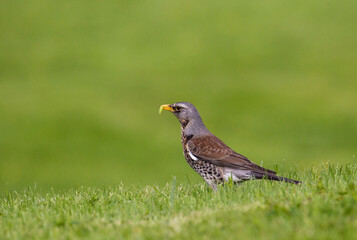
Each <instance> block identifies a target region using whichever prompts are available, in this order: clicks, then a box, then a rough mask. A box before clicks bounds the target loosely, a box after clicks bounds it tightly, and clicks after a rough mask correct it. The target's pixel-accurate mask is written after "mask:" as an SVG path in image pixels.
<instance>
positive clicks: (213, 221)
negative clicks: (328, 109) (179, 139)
mask: <svg viewBox="0 0 357 240" xmlns="http://www.w3.org/2000/svg"><path fill="white" fill-rule="evenodd" d="M282 174H285V175H287V176H288V177H293V178H298V179H300V180H302V181H303V184H301V185H292V184H287V183H280V182H269V181H266V180H262V181H249V182H245V183H243V184H241V185H239V186H235V185H230V184H228V185H225V186H223V187H222V186H221V187H220V188H219V189H218V191H217V192H212V191H211V190H210V189H209V188H208V187H207V186H206V185H205V184H203V183H201V184H189V183H188V182H183V183H182V182H176V181H175V179H174V180H173V181H171V183H168V184H166V186H163V187H159V186H155V185H152V186H143V187H135V186H131V187H128V186H126V185H123V184H121V185H117V186H111V187H80V188H77V189H71V190H68V191H64V192H58V193H57V192H47V193H41V192H38V190H37V189H36V188H29V189H28V190H24V191H21V192H9V193H7V194H6V195H4V196H3V197H2V199H1V201H0V226H1V228H2V231H1V232H0V238H1V239H256V238H258V239H274V240H276V239H334V240H336V239H356V233H357V232H356V229H357V218H356V216H357V163H356V162H352V163H347V164H328V163H327V164H320V165H319V166H317V167H311V168H307V169H305V170H304V171H302V172H296V171H295V170H294V169H290V170H288V171H285V172H283V173H282Z"/></svg>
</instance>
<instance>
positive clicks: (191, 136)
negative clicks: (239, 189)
mask: <svg viewBox="0 0 357 240" xmlns="http://www.w3.org/2000/svg"><path fill="white" fill-rule="evenodd" d="M162 110H168V111H170V112H172V113H173V114H174V115H175V116H176V117H177V119H178V120H179V121H180V124H181V141H182V146H183V152H184V156H185V158H186V161H187V163H188V164H189V165H190V166H191V167H192V168H193V170H195V171H196V172H197V173H198V174H199V175H200V176H201V177H203V179H204V180H205V181H206V182H207V184H208V185H209V186H211V187H212V188H213V189H214V190H216V189H217V184H219V183H224V182H229V181H233V182H234V183H240V182H243V181H246V180H251V179H269V180H274V181H284V182H289V183H295V184H299V183H301V182H300V181H297V180H293V179H289V178H284V177H280V176H277V175H276V172H274V171H272V170H269V169H266V168H263V167H260V166H258V165H257V164H255V163H253V162H251V161H250V160H249V159H248V158H246V157H244V156H243V155H240V154H239V153H237V152H235V151H234V150H232V149H231V148H230V147H228V146H227V145H226V144H225V143H224V142H222V141H221V140H220V139H219V138H218V137H216V136H215V135H213V134H212V133H211V132H210V131H208V129H207V128H206V126H205V125H204V123H203V121H202V119H201V116H200V114H199V113H198V111H197V109H196V108H195V106H193V105H192V104H191V103H188V102H178V103H173V104H170V105H161V106H160V113H161V111H162Z"/></svg>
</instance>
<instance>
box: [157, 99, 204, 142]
mask: <svg viewBox="0 0 357 240" xmlns="http://www.w3.org/2000/svg"><path fill="white" fill-rule="evenodd" d="M163 109H164V110H168V111H170V112H172V113H173V114H174V115H175V116H176V117H177V119H178V120H179V121H180V123H181V130H182V131H183V132H184V133H185V134H186V135H195V136H198V135H204V134H207V133H209V131H208V130H207V128H206V127H205V125H204V124H203V121H202V118H201V116H200V114H199V113H198V111H197V109H196V108H195V106H193V105H192V104H191V103H189V102H177V103H173V104H167V105H161V106H160V113H161V111H162V110H163Z"/></svg>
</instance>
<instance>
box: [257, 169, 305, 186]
mask: <svg viewBox="0 0 357 240" xmlns="http://www.w3.org/2000/svg"><path fill="white" fill-rule="evenodd" d="M252 174H253V175H254V177H255V178H256V179H269V180H272V181H280V182H288V183H294V184H300V183H302V182H301V181H298V180H294V179H290V178H285V177H279V176H277V175H275V174H271V173H261V172H252Z"/></svg>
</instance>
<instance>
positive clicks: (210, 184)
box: [205, 179, 217, 191]
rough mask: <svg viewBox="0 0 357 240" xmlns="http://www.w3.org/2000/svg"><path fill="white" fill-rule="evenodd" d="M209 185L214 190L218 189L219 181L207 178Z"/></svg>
mask: <svg viewBox="0 0 357 240" xmlns="http://www.w3.org/2000/svg"><path fill="white" fill-rule="evenodd" d="M205 181H206V183H207V184H208V186H210V187H211V188H212V189H213V190H214V191H217V183H216V182H215V181H214V180H212V179H205Z"/></svg>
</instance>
